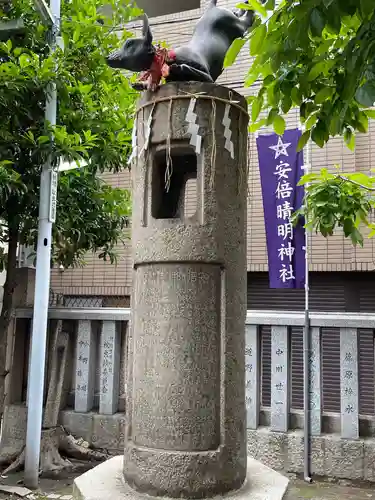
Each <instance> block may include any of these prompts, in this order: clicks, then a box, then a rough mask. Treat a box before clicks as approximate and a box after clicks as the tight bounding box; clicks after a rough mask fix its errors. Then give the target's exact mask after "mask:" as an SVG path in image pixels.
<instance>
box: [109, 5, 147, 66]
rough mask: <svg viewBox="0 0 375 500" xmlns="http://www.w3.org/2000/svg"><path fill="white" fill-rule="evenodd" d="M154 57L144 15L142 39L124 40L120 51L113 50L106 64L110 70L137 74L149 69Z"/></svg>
mask: <svg viewBox="0 0 375 500" xmlns="http://www.w3.org/2000/svg"><path fill="white" fill-rule="evenodd" d="M154 56H155V47H154V46H153V45H152V33H151V30H150V25H149V22H148V18H147V16H146V15H145V16H144V18H143V37H142V38H129V39H128V40H126V42H125V43H124V45H123V46H122V47H121V49H119V50H115V51H114V52H112V53H111V54H110V55H109V56H108V57H107V64H108V65H109V66H110V67H111V68H116V69H126V70H128V71H132V72H134V73H139V72H141V71H146V70H148V69H149V68H150V67H151V64H152V62H153V60H154Z"/></svg>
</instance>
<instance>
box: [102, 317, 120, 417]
mask: <svg viewBox="0 0 375 500" xmlns="http://www.w3.org/2000/svg"><path fill="white" fill-rule="evenodd" d="M119 326H120V325H119V324H116V321H103V324H102V332H101V336H100V399H99V413H100V414H102V415H113V414H114V413H116V411H117V408H118V398H119V380H120V354H121V351H120V349H121V337H120V330H119Z"/></svg>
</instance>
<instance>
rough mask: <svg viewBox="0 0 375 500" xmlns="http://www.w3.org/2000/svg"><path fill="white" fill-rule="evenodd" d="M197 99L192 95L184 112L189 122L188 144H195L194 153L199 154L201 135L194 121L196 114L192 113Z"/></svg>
mask: <svg viewBox="0 0 375 500" xmlns="http://www.w3.org/2000/svg"><path fill="white" fill-rule="evenodd" d="M196 103H197V99H196V98H195V97H193V98H192V99H190V103H189V108H188V111H187V113H186V121H187V122H188V123H189V128H188V133H189V134H190V136H191V137H190V144H191V145H192V146H195V152H196V154H198V155H199V154H200V152H201V147H202V137H201V136H200V135H199V125H198V124H197V123H196V121H197V114H196V113H194V109H195V105H196Z"/></svg>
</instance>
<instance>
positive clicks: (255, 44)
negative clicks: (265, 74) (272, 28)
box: [250, 24, 267, 56]
mask: <svg viewBox="0 0 375 500" xmlns="http://www.w3.org/2000/svg"><path fill="white" fill-rule="evenodd" d="M266 36H267V26H266V25H265V24H261V25H260V26H258V27H257V28H255V30H254V31H253V32H252V36H251V38H250V54H251V55H252V56H255V55H256V54H258V52H259V49H260V48H261V46H262V43H263V41H264V39H265V37H266Z"/></svg>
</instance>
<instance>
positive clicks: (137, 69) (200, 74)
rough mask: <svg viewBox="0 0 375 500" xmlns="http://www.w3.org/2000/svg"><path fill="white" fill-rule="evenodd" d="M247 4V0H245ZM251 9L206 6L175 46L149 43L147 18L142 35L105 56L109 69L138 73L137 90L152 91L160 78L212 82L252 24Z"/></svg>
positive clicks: (214, 5)
mask: <svg viewBox="0 0 375 500" xmlns="http://www.w3.org/2000/svg"><path fill="white" fill-rule="evenodd" d="M245 3H248V0H246V1H245ZM253 19H254V12H253V11H252V10H241V9H236V10H234V11H233V12H232V11H230V10H228V9H225V8H222V7H217V0H211V2H210V5H209V7H208V9H207V10H206V12H205V13H204V14H203V16H202V17H201V19H200V20H199V21H198V23H197V25H196V27H195V30H194V33H193V36H192V39H191V40H190V42H189V43H187V44H186V45H183V46H182V47H178V48H176V49H174V50H173V49H164V48H162V47H155V46H154V45H153V44H152V40H153V37H152V33H151V29H150V25H149V22H148V18H147V16H146V15H145V16H144V21H143V38H129V39H128V40H126V42H125V44H124V45H123V47H122V48H121V49H119V50H116V51H114V52H112V53H111V54H110V55H109V57H108V58H107V63H108V65H109V66H110V67H111V68H117V69H125V70H128V71H132V72H134V73H141V76H140V79H139V81H138V82H137V83H136V84H135V85H134V88H136V89H137V90H156V88H157V87H158V85H159V84H160V82H161V80H162V78H165V80H166V81H167V82H176V81H179V82H182V81H183V82H186V81H198V82H211V83H213V82H215V81H216V80H217V79H218V78H219V76H220V75H221V73H222V72H223V64H224V59H225V56H226V53H227V51H228V49H229V47H230V46H231V45H232V43H233V42H234V40H235V39H236V38H242V37H243V36H244V35H245V34H246V32H247V30H248V29H249V28H250V27H251V25H252V24H253Z"/></svg>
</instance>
